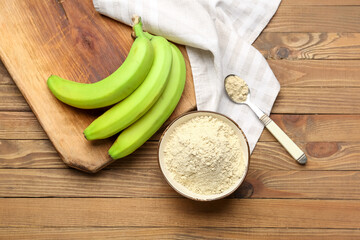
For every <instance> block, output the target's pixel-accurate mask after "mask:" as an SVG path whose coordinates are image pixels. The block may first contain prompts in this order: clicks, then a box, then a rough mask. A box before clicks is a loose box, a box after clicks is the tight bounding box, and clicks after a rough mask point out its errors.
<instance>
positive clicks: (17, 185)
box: [0, 162, 360, 199]
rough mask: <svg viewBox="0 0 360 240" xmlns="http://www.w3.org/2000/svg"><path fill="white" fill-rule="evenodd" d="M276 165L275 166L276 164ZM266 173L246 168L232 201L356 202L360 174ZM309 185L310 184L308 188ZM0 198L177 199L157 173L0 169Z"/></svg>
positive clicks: (333, 172)
mask: <svg viewBox="0 0 360 240" xmlns="http://www.w3.org/2000/svg"><path fill="white" fill-rule="evenodd" d="M274 164H276V163H275V162H274ZM305 170H306V167H304V168H303V169H302V171H289V170H288V171H275V170H272V171H267V170H265V171H264V170H254V169H253V168H252V167H250V170H249V174H248V176H247V177H246V180H245V182H244V184H242V186H241V187H240V188H239V189H238V190H237V191H236V192H235V193H234V194H233V195H232V196H231V197H232V198H261V199H267V198H277V199H280V198H296V199H314V198H316V199H360V189H359V188H358V186H359V185H360V172H359V171H305ZM309 183H311V184H309ZM0 197H61V198H64V197H65V198H67V197H106V198H113V197H115V198H137V197H146V198H164V197H181V196H180V195H179V194H177V193H176V192H175V191H174V190H173V189H171V188H170V187H169V186H168V184H167V183H166V182H165V180H164V179H163V176H162V174H161V172H160V170H159V169H158V168H157V169H145V168H142V169H140V168H139V169H125V168H123V169H111V170H104V171H101V172H100V173H97V174H95V175H89V174H86V173H81V172H79V171H76V170H73V169H46V170H44V169H17V170H16V171H14V170H12V169H1V170H0Z"/></svg>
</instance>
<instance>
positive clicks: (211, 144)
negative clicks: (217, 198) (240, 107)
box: [164, 116, 246, 195]
mask: <svg viewBox="0 0 360 240" xmlns="http://www.w3.org/2000/svg"><path fill="white" fill-rule="evenodd" d="M240 144H241V142H240V138H239V136H238V135H236V133H235V132H234V130H233V129H232V128H231V127H230V126H229V125H228V124H227V123H225V122H224V121H222V120H220V119H218V118H215V117H212V116H200V117H195V118H193V119H191V120H189V121H187V122H185V123H183V124H181V125H179V126H177V127H176V128H175V129H174V131H173V133H172V134H171V135H170V137H169V140H168V141H167V142H166V146H165V148H164V149H165V151H164V160H165V163H166V166H167V168H168V170H169V172H170V173H171V175H172V177H173V179H175V181H177V182H178V183H180V184H181V185H183V186H185V187H186V188H187V189H189V190H190V191H192V192H195V193H198V194H202V195H211V194H219V193H222V192H224V191H225V190H227V189H229V188H230V187H231V186H233V185H234V184H235V183H236V182H237V180H239V179H240V178H241V177H242V176H243V174H244V172H245V167H246V165H245V161H244V157H243V154H242V149H241V145H240Z"/></svg>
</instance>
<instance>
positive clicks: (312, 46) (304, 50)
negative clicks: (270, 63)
mask: <svg viewBox="0 0 360 240" xmlns="http://www.w3.org/2000/svg"><path fill="white" fill-rule="evenodd" d="M253 45H254V47H255V48H256V49H258V50H259V51H260V52H261V53H262V54H263V56H264V57H265V58H267V59H289V60H296V59H317V60H319V59H332V60H334V59H360V33H326V32H323V33H309V32H305V33H301V32H300V33H298V32H295V33H292V32H290V33H288V32H286V33H278V32H263V33H262V34H260V36H259V37H258V38H257V39H256V41H255V42H254V44H253Z"/></svg>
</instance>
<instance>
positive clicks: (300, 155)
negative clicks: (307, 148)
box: [260, 114, 307, 164]
mask: <svg viewBox="0 0 360 240" xmlns="http://www.w3.org/2000/svg"><path fill="white" fill-rule="evenodd" d="M260 120H261V121H262V122H263V123H264V125H265V127H266V128H267V129H268V130H269V131H270V132H271V134H272V135H273V136H274V137H275V138H276V139H277V140H278V141H279V142H280V143H281V145H282V146H283V147H284V148H285V149H286V151H288V153H290V155H291V156H292V157H293V158H294V159H295V160H296V161H297V162H298V163H299V164H306V161H307V157H306V155H305V153H304V152H303V151H302V150H301V149H300V148H299V147H298V146H297V145H296V144H295V143H294V142H293V141H292V140H291V139H290V138H289V137H288V135H286V133H285V132H284V131H283V130H281V128H280V127H279V126H278V125H277V124H276V123H275V122H274V121H273V120H271V118H270V117H268V116H267V115H266V114H264V115H263V116H262V117H261V118H260Z"/></svg>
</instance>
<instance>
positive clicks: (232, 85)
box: [225, 75, 249, 103]
mask: <svg viewBox="0 0 360 240" xmlns="http://www.w3.org/2000/svg"><path fill="white" fill-rule="evenodd" d="M225 89H226V92H227V93H228V95H229V97H230V98H231V99H232V100H233V101H234V102H237V103H241V102H245V101H246V98H247V95H248V93H249V87H248V85H247V84H246V82H245V81H244V80H243V79H241V78H240V77H238V76H235V75H230V76H228V77H227V78H226V79H225Z"/></svg>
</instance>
